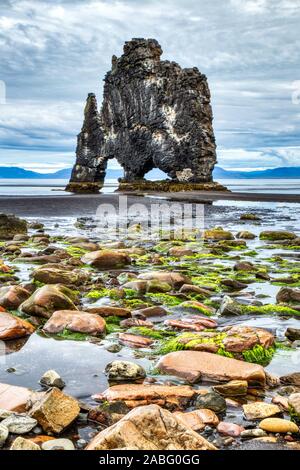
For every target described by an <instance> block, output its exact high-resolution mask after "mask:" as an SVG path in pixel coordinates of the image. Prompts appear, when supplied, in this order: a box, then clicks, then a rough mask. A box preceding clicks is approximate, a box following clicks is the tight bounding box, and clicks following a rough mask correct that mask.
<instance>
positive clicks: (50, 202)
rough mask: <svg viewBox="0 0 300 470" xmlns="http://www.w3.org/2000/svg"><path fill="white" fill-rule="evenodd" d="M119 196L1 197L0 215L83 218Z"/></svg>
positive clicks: (246, 197)
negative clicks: (0, 213)
mask: <svg viewBox="0 0 300 470" xmlns="http://www.w3.org/2000/svg"><path fill="white" fill-rule="evenodd" d="M120 195H122V194H121V193H108V194H91V195H75V194H74V195H67V194H66V195H59V196H58V195H53V196H22V197H20V196H5V197H4V196H1V197H0V212H4V213H6V214H15V215H18V216H23V217H39V216H41V217H55V216H56V217H57V216H58V217H63V216H66V217H71V216H75V217H82V216H91V215H94V214H95V211H96V210H97V207H98V206H99V204H104V203H105V204H113V205H114V206H116V205H118V203H119V196H120ZM127 197H128V204H134V203H141V202H142V203H143V204H146V206H149V205H150V204H151V203H153V202H154V201H155V202H158V201H159V200H161V201H166V200H169V201H178V202H183V203H187V202H193V203H201V202H205V203H209V202H213V201H218V200H223V201H265V202H294V203H295V202H297V203H300V195H291V194H287V195H285V194H265V193H261V194H258V193H257V194H253V193H252V194H250V193H229V192H224V193H217V192H204V191H203V192H199V191H198V192H188V193H184V192H182V193H153V194H142V193H141V194H132V193H131V194H127Z"/></svg>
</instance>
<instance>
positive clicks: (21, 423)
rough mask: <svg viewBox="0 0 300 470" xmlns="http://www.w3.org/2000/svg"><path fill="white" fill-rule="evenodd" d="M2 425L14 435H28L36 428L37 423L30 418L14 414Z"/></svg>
mask: <svg viewBox="0 0 300 470" xmlns="http://www.w3.org/2000/svg"><path fill="white" fill-rule="evenodd" d="M1 424H2V426H5V427H6V428H7V429H8V431H9V432H10V433H12V434H27V433H28V432H30V431H31V430H32V429H33V428H35V426H36V425H37V421H36V419H33V418H31V417H30V416H27V415H21V414H14V413H13V414H11V415H10V416H8V417H7V418H5V419H4V420H3V421H2V423H1Z"/></svg>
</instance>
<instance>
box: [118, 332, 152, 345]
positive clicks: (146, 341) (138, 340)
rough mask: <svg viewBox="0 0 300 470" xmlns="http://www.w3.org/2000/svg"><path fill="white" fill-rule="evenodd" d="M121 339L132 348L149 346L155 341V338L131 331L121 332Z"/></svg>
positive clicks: (122, 342) (121, 341)
mask: <svg viewBox="0 0 300 470" xmlns="http://www.w3.org/2000/svg"><path fill="white" fill-rule="evenodd" d="M119 341H120V343H121V344H125V345H126V346H129V347H132V348H149V347H150V346H151V344H153V342H154V341H153V339H150V338H146V337H144V336H140V335H133V334H130V333H119Z"/></svg>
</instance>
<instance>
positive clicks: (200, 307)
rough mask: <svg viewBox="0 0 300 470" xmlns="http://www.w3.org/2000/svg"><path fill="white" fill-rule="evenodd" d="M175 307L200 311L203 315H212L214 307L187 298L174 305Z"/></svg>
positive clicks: (194, 311)
mask: <svg viewBox="0 0 300 470" xmlns="http://www.w3.org/2000/svg"><path fill="white" fill-rule="evenodd" d="M176 309H180V310H185V311H187V312H190V313H202V314H203V315H208V316H210V315H213V314H214V313H215V309H214V308H212V307H209V306H208V305H205V304H203V303H201V302H198V301H197V300H187V301H185V302H182V303H181V304H179V305H177V306H176Z"/></svg>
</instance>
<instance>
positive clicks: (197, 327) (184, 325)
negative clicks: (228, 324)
mask: <svg viewBox="0 0 300 470" xmlns="http://www.w3.org/2000/svg"><path fill="white" fill-rule="evenodd" d="M164 323H165V325H168V326H171V327H173V328H179V329H185V330H192V331H203V330H204V329H205V328H216V327H217V326H218V324H217V322H216V321H215V320H210V319H208V318H206V317H200V316H198V315H197V316H192V317H183V318H181V319H180V320H166V321H165V322H164Z"/></svg>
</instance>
